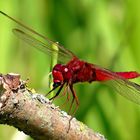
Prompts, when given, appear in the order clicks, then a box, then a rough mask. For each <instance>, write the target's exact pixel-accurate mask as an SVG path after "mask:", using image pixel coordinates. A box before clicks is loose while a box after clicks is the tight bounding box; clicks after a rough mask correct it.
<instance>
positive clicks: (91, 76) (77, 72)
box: [0, 11, 140, 113]
mask: <svg viewBox="0 0 140 140" xmlns="http://www.w3.org/2000/svg"><path fill="white" fill-rule="evenodd" d="M0 13H1V14H2V15H4V16H6V17H7V18H9V19H10V20H12V21H14V22H15V23H17V24H18V25H20V26H21V27H23V28H24V29H25V30H27V32H25V31H23V30H21V29H17V28H15V29H13V32H14V34H15V35H16V36H17V37H18V38H20V39H22V40H24V41H25V42H26V43H28V44H29V45H30V46H33V47H35V48H37V49H39V50H40V51H42V52H44V53H45V54H49V55H52V54H57V55H58V60H59V62H60V63H58V64H56V65H55V66H54V67H53V69H52V77H53V88H52V90H50V91H49V92H48V94H50V93H51V92H52V91H54V90H56V89H58V90H57V92H56V93H55V95H54V96H53V97H52V98H50V100H52V99H55V98H56V97H58V95H60V92H61V91H62V89H63V94H64V95H65V94H66V93H67V98H68V96H69V94H70V93H71V95H72V100H71V104H70V110H71V108H72V105H73V103H74V102H75V103H76V107H75V109H74V113H75V112H76V110H77V109H78V106H79V100H78V97H77V95H76V92H75V90H74V88H73V85H74V84H76V83H81V82H88V83H92V82H95V81H98V82H101V83H105V84H106V85H108V86H111V87H112V88H113V89H114V90H116V91H117V92H118V93H119V94H120V95H122V96H124V97H125V98H127V99H128V100H130V101H132V102H134V103H136V104H140V85H139V84H137V83H135V82H132V81H129V79H134V78H138V77H140V73H138V72H136V71H128V72H114V71H111V70H108V69H106V68H102V67H100V66H98V65H96V64H92V63H88V62H86V61H83V60H81V59H79V58H78V57H77V56H76V55H75V54H74V53H73V52H71V51H70V50H68V49H66V48H64V47H63V46H61V45H59V44H58V43H55V42H53V41H51V40H50V39H49V38H48V37H46V36H44V35H42V34H40V33H38V32H36V31H35V30H33V29H31V28H29V27H28V26H26V25H24V24H22V23H21V22H20V21H18V20H16V19H15V18H13V17H11V16H9V15H7V14H6V13H4V12H2V11H0ZM34 35H36V37H34ZM37 38H42V39H43V40H45V42H44V41H41V40H39V39H37ZM53 45H55V46H57V48H58V49H55V48H53V47H52V46H53ZM48 94H47V95H48Z"/></svg>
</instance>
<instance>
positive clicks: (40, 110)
mask: <svg viewBox="0 0 140 140" xmlns="http://www.w3.org/2000/svg"><path fill="white" fill-rule="evenodd" d="M70 118H71V116H69V115H67V114H66V113H65V112H64V111H61V110H60V109H59V108H58V107H56V106H55V105H54V104H52V103H51V102H50V101H49V100H48V99H47V98H45V97H44V96H43V95H40V94H33V93H32V92H31V91H30V90H28V88H27V87H26V81H22V80H20V75H18V74H7V75H2V74H1V75H0V123H1V124H8V125H12V126H14V127H16V128H18V129H19V130H20V131H23V132H24V133H26V134H27V135H30V136H31V137H32V138H34V139H37V140H46V139H48V140H49V139H51V140H59V139H60V140H104V139H105V138H104V137H103V136H102V135H100V134H99V133H95V132H93V131H92V130H91V129H89V128H88V127H87V126H86V125H84V124H83V123H81V122H79V121H77V120H76V119H75V118H73V119H72V120H71V122H70V124H71V125H70V129H69V131H68V128H69V120H70Z"/></svg>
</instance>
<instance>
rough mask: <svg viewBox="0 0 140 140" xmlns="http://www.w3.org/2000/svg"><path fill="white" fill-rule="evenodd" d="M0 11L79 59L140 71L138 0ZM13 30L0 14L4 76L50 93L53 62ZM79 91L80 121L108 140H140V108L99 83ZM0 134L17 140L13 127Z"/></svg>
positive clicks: (13, 4) (51, 1) (45, 1)
mask: <svg viewBox="0 0 140 140" xmlns="http://www.w3.org/2000/svg"><path fill="white" fill-rule="evenodd" d="M0 10H2V11H4V12H6V13H7V14H9V15H11V16H12V17H15V18H16V19H19V20H20V21H22V22H23V23H24V24H26V25H28V26H29V27H32V28H33V29H35V30H37V31H38V32H39V33H41V34H44V35H47V36H48V37H49V38H50V39H52V40H54V41H59V42H60V43H61V44H62V45H64V46H65V47H66V48H68V49H69V50H71V51H73V52H74V53H75V54H76V55H77V56H79V58H82V59H84V60H87V61H89V62H92V63H96V64H98V65H101V66H103V67H107V68H110V69H111V70H115V71H129V70H137V71H140V39H139V37H140V14H139V13H140V1H139V0H135V1H131V0H78V1H75V0H67V1H65V0H59V1H58V0H40V1H37V0H30V1H29V0H24V1H18V0H14V1H10V0H7V1H5V0H1V1H0ZM15 27H17V25H16V24H15V23H13V22H12V21H10V20H8V19H7V18H5V17H4V16H2V15H0V54H1V57H0V58H1V62H0V72H1V73H8V72H15V73H20V74H21V75H22V78H23V79H26V78H27V77H29V78H30V83H31V84H30V87H34V88H36V90H37V91H39V90H40V91H41V92H44V93H47V91H49V87H48V73H49V72H50V62H51V59H50V57H49V56H47V55H44V54H43V53H41V52H39V51H37V50H36V49H34V48H31V47H28V46H27V45H26V44H25V43H24V42H22V41H20V40H18V39H17V38H16V37H15V36H14V35H13V33H12V32H11V29H12V28H15ZM24 46H27V47H24ZM136 81H137V82H139V83H140V80H139V79H138V80H136ZM75 88H76V91H77V95H78V97H79V100H80V107H79V109H78V111H77V113H76V115H75V116H76V118H77V119H78V120H81V121H83V122H84V123H85V124H87V125H88V126H89V127H90V128H92V129H94V130H95V131H97V132H100V133H102V134H103V135H105V137H106V138H107V139H109V140H139V139H140V134H139V128H140V106H138V105H136V104H134V103H132V102H130V101H128V100H126V99H125V98H123V97H121V96H119V95H117V94H115V91H114V90H112V89H109V88H108V87H106V86H102V84H100V83H92V84H88V83H83V84H77V85H76V86H75ZM126 92H127V91H126ZM0 132H1V133H0V139H1V140H5V139H8V140H16V139H19V138H16V137H15V135H16V134H17V131H15V129H13V128H12V127H7V126H1V127H0ZM24 139H25V138H24ZM28 139H29V138H28Z"/></svg>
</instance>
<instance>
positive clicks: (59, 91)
mask: <svg viewBox="0 0 140 140" xmlns="http://www.w3.org/2000/svg"><path fill="white" fill-rule="evenodd" d="M63 86H64V84H62V85H61V86H60V88H59V90H58V91H57V93H56V94H55V95H54V96H53V97H52V98H50V100H53V99H54V98H56V97H57V96H58V95H59V93H60V92H61V90H62V88H63Z"/></svg>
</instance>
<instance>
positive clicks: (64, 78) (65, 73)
mask: <svg viewBox="0 0 140 140" xmlns="http://www.w3.org/2000/svg"><path fill="white" fill-rule="evenodd" d="M52 75H53V82H54V83H59V84H60V85H61V84H63V83H68V82H69V81H70V79H71V77H72V74H71V71H70V69H69V68H68V67H67V66H66V65H62V64H56V65H55V66H54V68H53V70H52Z"/></svg>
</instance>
